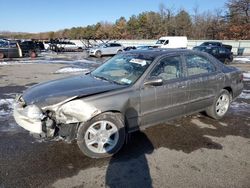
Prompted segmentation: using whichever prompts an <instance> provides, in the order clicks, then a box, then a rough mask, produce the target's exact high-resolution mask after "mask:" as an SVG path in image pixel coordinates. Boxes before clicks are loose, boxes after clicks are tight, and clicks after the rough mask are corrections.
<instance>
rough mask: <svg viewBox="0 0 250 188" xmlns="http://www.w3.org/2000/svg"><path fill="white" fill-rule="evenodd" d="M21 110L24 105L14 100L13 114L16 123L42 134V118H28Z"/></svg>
mask: <svg viewBox="0 0 250 188" xmlns="http://www.w3.org/2000/svg"><path fill="white" fill-rule="evenodd" d="M23 111H24V107H23V106H22V105H21V104H19V103H18V102H15V103H14V113H13V116H14V119H15V121H16V122H17V124H18V125H20V126H21V127H23V128H24V129H26V130H28V131H30V132H32V133H37V134H42V133H43V131H42V120H41V119H32V118H29V117H27V116H25V115H24V114H23Z"/></svg>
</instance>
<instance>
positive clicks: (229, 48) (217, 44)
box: [200, 41, 232, 51]
mask: <svg viewBox="0 0 250 188" xmlns="http://www.w3.org/2000/svg"><path fill="white" fill-rule="evenodd" d="M200 46H219V47H224V48H227V49H228V50H230V51H231V50H232V46H231V45H227V44H222V42H217V41H207V42H203V43H202V44H201V45H200Z"/></svg>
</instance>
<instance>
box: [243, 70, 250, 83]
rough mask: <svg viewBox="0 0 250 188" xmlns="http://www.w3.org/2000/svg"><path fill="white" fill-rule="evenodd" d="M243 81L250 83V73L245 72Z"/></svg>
mask: <svg viewBox="0 0 250 188" xmlns="http://www.w3.org/2000/svg"><path fill="white" fill-rule="evenodd" d="M243 80H244V81H250V72H244V73H243Z"/></svg>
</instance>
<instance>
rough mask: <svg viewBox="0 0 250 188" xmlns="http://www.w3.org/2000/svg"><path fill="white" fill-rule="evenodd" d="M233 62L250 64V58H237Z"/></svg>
mask: <svg viewBox="0 0 250 188" xmlns="http://www.w3.org/2000/svg"><path fill="white" fill-rule="evenodd" d="M233 60H234V61H237V63H250V57H235V58H234V59H233Z"/></svg>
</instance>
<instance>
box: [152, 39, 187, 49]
mask: <svg viewBox="0 0 250 188" xmlns="http://www.w3.org/2000/svg"><path fill="white" fill-rule="evenodd" d="M187 44H188V41H187V37H186V36H165V37H161V38H159V40H157V42H156V43H155V46H157V47H159V48H187Z"/></svg>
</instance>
